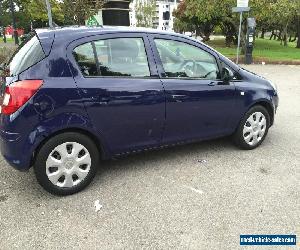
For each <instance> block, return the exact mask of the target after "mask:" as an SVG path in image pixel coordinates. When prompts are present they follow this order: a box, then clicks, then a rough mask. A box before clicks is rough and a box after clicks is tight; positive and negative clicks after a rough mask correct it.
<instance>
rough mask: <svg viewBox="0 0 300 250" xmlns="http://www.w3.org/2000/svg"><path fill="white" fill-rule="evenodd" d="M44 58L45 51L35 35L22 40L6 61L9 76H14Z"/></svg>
mask: <svg viewBox="0 0 300 250" xmlns="http://www.w3.org/2000/svg"><path fill="white" fill-rule="evenodd" d="M44 58H45V53H44V51H43V48H42V46H41V44H40V41H39V39H38V38H37V36H36V35H35V36H32V37H31V38H29V39H28V40H27V41H26V42H24V43H23V44H22V45H20V47H19V48H18V50H17V51H16V53H15V54H14V55H13V57H12V58H11V60H10V61H9V63H8V69H9V72H10V75H11V76H16V75H18V74H20V73H21V72H23V71H24V70H26V69H28V68H30V67H31V66H33V65H34V64H36V63H38V62H39V61H41V60H42V59H44Z"/></svg>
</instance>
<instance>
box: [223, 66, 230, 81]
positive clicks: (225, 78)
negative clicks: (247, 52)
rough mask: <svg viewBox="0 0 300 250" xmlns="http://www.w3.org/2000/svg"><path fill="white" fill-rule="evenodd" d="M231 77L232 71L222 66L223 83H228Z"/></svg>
mask: <svg viewBox="0 0 300 250" xmlns="http://www.w3.org/2000/svg"><path fill="white" fill-rule="evenodd" d="M232 79H233V73H232V71H231V70H230V69H228V68H223V69H222V80H223V81H224V82H225V83H229V82H230V81H231V80H232Z"/></svg>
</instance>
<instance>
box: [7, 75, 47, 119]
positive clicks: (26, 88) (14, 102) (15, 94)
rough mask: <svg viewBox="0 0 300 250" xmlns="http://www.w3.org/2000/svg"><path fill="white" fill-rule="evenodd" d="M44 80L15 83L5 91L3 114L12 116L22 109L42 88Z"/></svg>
mask: <svg viewBox="0 0 300 250" xmlns="http://www.w3.org/2000/svg"><path fill="white" fill-rule="evenodd" d="M42 84H43V81H42V80H24V81H19V82H14V83H12V84H11V85H9V86H7V87H6V89H5V91H4V96H3V101H2V105H1V113H2V114H5V115H10V114H12V113H14V112H16V111H17V110H18V109H19V108H21V107H22V106H23V105H24V104H25V103H26V102H27V101H28V100H29V99H30V98H31V97H32V96H33V95H34V94H35V92H36V91H37V90H38V89H39V88H40V87H41V86H42Z"/></svg>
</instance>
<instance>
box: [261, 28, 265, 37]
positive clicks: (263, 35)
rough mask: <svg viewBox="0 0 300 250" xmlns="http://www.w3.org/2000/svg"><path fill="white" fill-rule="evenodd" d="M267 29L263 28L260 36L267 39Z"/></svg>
mask: <svg viewBox="0 0 300 250" xmlns="http://www.w3.org/2000/svg"><path fill="white" fill-rule="evenodd" d="M265 33H266V29H264V28H262V30H261V35H260V38H262V39H265Z"/></svg>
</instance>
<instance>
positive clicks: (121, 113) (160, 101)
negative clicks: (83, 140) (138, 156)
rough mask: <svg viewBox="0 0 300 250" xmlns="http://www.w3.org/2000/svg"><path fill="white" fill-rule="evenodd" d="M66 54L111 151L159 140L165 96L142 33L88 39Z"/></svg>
mask: <svg viewBox="0 0 300 250" xmlns="http://www.w3.org/2000/svg"><path fill="white" fill-rule="evenodd" d="M68 57H69V58H70V61H71V62H72V65H73V66H74V67H73V73H74V78H75V81H76V83H77V86H78V87H79V89H80V93H81V96H82V100H83V102H84V104H85V106H86V109H87V112H88V114H89V116H90V118H91V120H92V122H93V124H94V126H95V127H96V128H97V130H98V133H99V136H100V137H101V138H103V139H104V140H105V143H106V144H107V145H108V146H109V148H110V150H111V151H112V152H113V153H116V154H118V153H121V152H124V151H127V150H135V149H141V148H143V147H149V146H152V145H156V144H159V143H160V141H161V138H162V130H163V125H164V120H165V97H164V93H163V87H162V83H161V81H160V79H159V78H158V73H157V70H156V67H155V64H154V61H153V55H152V54H151V53H150V46H149V42H148V40H147V37H146V36H145V35H144V34H141V33H121V34H109V35H99V36H93V37H89V38H84V39H81V40H78V41H76V42H74V43H72V44H71V45H70V47H69V49H68Z"/></svg>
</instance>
